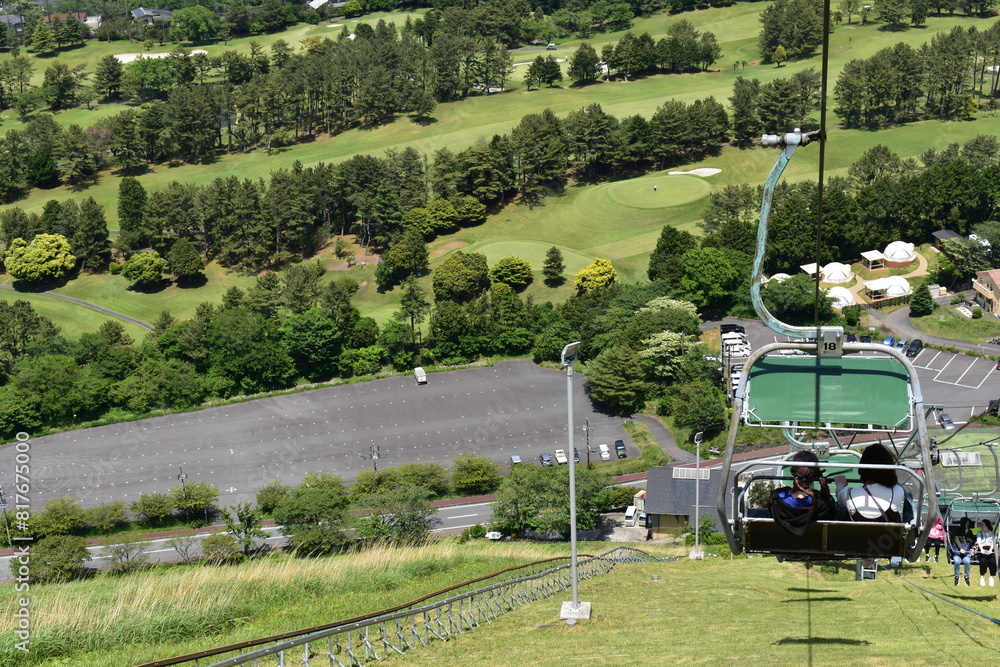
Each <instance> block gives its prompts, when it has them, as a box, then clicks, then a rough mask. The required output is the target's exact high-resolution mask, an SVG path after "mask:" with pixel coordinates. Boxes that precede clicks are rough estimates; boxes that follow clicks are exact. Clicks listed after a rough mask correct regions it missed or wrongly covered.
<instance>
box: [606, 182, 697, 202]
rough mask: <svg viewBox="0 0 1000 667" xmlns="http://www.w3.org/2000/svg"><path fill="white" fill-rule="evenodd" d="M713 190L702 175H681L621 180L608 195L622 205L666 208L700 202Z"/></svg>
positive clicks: (610, 186) (613, 184)
mask: <svg viewBox="0 0 1000 667" xmlns="http://www.w3.org/2000/svg"><path fill="white" fill-rule="evenodd" d="M654 188H655V190H654ZM710 189H711V188H710V186H709V184H708V182H707V181H705V179H703V178H701V177H700V176H690V175H687V174H677V175H674V176H668V175H663V176H653V177H642V178H633V179H631V180H628V181H618V182H617V183H612V184H611V185H609V186H608V195H609V196H610V197H611V199H613V200H614V201H615V202H617V203H619V204H621V205H622V206H631V207H633V208H666V207H669V206H682V205H684V204H690V203H691V202H694V201H698V200H699V199H701V198H703V197H707V196H708V193H709V190H710Z"/></svg>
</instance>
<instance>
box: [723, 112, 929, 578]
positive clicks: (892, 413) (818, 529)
mask: <svg viewBox="0 0 1000 667" xmlns="http://www.w3.org/2000/svg"><path fill="white" fill-rule="evenodd" d="M821 138H822V134H821V132H819V131H817V132H801V131H799V130H798V129H796V131H795V132H791V133H788V134H786V135H784V136H780V137H779V136H775V135H765V136H764V137H763V138H762V142H761V143H762V144H763V145H772V146H781V147H782V151H781V154H780V155H779V156H778V160H777V161H776V162H775V165H774V167H773V168H772V169H771V172H770V174H769V175H768V179H767V182H766V184H765V187H764V195H763V200H762V203H761V213H760V224H759V225H758V229H757V249H756V254H755V257H754V263H753V273H752V275H751V279H750V296H751V301H752V302H753V305H754V309H755V310H756V311H757V314H758V315H759V316H760V318H761V320H762V321H763V322H764V324H766V325H767V326H768V327H769V328H771V329H772V330H773V331H775V332H776V333H778V334H779V335H780V336H783V337H785V338H786V339H789V340H791V341H799V342H776V343H771V344H768V345H764V346H763V347H761V348H759V349H758V350H756V351H754V352H753V353H752V354H751V355H750V356H749V358H748V359H747V360H746V361H745V362H743V363H744V364H745V367H744V369H743V374H742V376H741V377H740V381H739V384H738V386H737V388H736V392H735V395H734V399H733V413H732V420H731V423H730V427H729V437H728V439H727V443H726V452H725V456H724V459H723V468H722V479H723V480H730V479H732V480H734V482H733V487H731V488H729V487H727V485H726V484H725V483H724V484H721V485H720V486H719V492H718V499H717V500H718V511H719V515H720V517H721V518H722V527H723V530H724V531H725V534H726V538H727V540H728V541H729V547H730V549H731V551H732V553H733V554H740V553H743V552H748V553H760V554H774V555H777V556H779V557H780V558H783V559H795V560H813V559H816V560H836V559H846V558H890V557H905V558H907V559H908V560H911V561H914V560H916V559H917V557H918V556H919V553H920V551H921V550H922V549H923V545H924V542H925V540H926V536H927V533H928V532H929V531H930V528H931V525H932V524H933V522H934V519H935V518H937V516H938V507H937V504H936V503H935V502H929V499H930V498H932V497H933V492H929V491H928V489H934V488H935V487H934V481H933V469H932V466H931V454H930V442H929V439H928V436H927V427H926V423H925V420H924V419H923V415H924V406H923V397H922V394H921V391H920V382H919V380H918V378H917V372H916V369H915V368H914V366H913V364H912V363H911V362H910V361H909V359H908V358H907V357H906V356H905V353H904V351H903V350H899V349H895V348H891V347H887V346H885V345H881V344H877V343H861V342H844V332H843V328H842V327H830V326H818V325H817V326H812V327H800V326H792V325H789V324H786V323H784V322H781V321H779V320H778V319H777V318H776V317H774V316H773V315H772V314H771V313H770V312H769V311H768V309H767V307H766V306H765V305H764V302H763V298H762V297H761V293H760V290H761V286H762V284H763V283H764V276H763V264H764V256H765V252H766V247H767V230H768V222H769V220H770V216H771V203H772V199H773V195H774V189H775V186H776V185H777V183H778V180H779V178H780V177H781V174H782V172H783V171H784V169H785V166H786V165H787V164H788V162H789V160H790V159H791V157H792V155H793V154H794V152H795V151H796V149H797V148H798V147H799V146H803V145H806V144H808V143H811V142H813V141H817V140H820V139H821ZM787 351H792V354H793V356H773V355H777V354H781V353H783V352H784V353H785V354H787V353H788V352H787ZM800 353H801V356H795V355H799V354H800ZM845 353H859V354H857V355H851V356H850V357H846V356H844V354H845ZM866 353H867V354H866ZM741 424H743V425H745V426H751V427H754V426H756V427H771V428H780V429H782V431H783V433H784V435H785V438H786V439H787V440H788V441H789V444H790V452H793V451H795V450H798V449H812V450H818V456H819V458H820V459H821V461H823V459H829V456H830V453H831V452H830V451H827V450H828V447H826V446H821V445H818V444H817V443H810V442H806V441H803V440H801V439H800V437H801V436H799V435H798V433H799V432H801V431H806V432H811V431H827V432H829V433H830V434H831V435H833V437H834V440H835V442H837V443H838V444H839V439H838V437H837V435H836V433H837V431H854V432H867V433H871V432H884V433H887V434H894V433H910V434H911V435H910V437H909V439H908V441H907V443H906V445H905V446H904V447H903V449H902V451H901V452H900V454H901V456H899V458H900V459H901V460H900V462H898V463H897V464H896V465H893V466H873V465H866V466H864V467H865V468H892V469H894V470H896V471H897V475H900V474H901V475H902V476H903V479H905V480H907V481H908V482H909V483H910V485H911V488H912V489H915V491H916V492H915V493H913V494H912V495H913V504H914V512H913V517H912V518H908V519H906V520H903V521H900V522H893V523H884V522H878V523H876V522H871V523H869V522H852V521H817V522H814V523H813V524H811V525H810V526H809V528H808V529H807V531H806V533H805V535H803V536H801V537H795V536H792V535H790V534H788V533H787V532H785V531H784V529H783V528H781V527H780V526H779V525H777V524H776V523H775V522H774V520H773V519H771V518H768V517H757V516H753V517H752V516H750V515H749V513H748V511H747V508H746V507H745V499H744V494H745V489H744V490H743V491H742V492H741V490H740V489H739V485H738V481H737V480H738V475H737V476H733V475H732V473H733V455H734V452H735V448H736V436H737V432H738V429H739V426H740V425H741ZM832 452H833V453H834V454H844V450H839V448H836V447H835V448H834V449H833V450H832ZM855 455H856V452H855ZM902 459H907V460H906V461H903V460H902ZM756 464H761V465H768V464H770V465H771V466H774V465H776V464H777V465H779V466H787V465H788V462H787V461H786V460H785V459H784V458H778V459H773V460H769V461H758V462H756ZM753 465H755V464H751V465H750V466H744V467H743V468H741V470H740V472H745V471H746V470H747V469H748V467H752V466H753ZM795 465H796V466H800V467H806V466H809V465H810V464H808V463H804V462H796V463H795ZM819 465H824V466H825V465H827V462H822V463H821V464H819ZM836 466H837V467H838V468H841V469H843V470H844V471H846V472H848V473H849V475H848V476H849V481H854V482H856V481H857V479H856V475H855V479H853V480H852V479H850V473H852V472H853V471H856V470H857V469H858V468H860V467H862V466H861V465H860V461H854V462H852V461H850V460H844V461H838V462H837V463H836ZM772 478H773V479H777V480H782V481H787V480H790V477H785V476H780V475H778V476H774V477H772ZM730 494H731V497H730ZM921 519H922V523H921Z"/></svg>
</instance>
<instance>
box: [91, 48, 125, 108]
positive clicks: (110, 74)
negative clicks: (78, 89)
mask: <svg viewBox="0 0 1000 667" xmlns="http://www.w3.org/2000/svg"><path fill="white" fill-rule="evenodd" d="M124 79H125V66H124V65H122V63H121V61H120V60H118V58H116V57H114V56H104V57H103V58H101V60H100V62H98V63H97V71H96V72H94V90H95V91H96V92H97V94H98V95H100V96H101V97H102V98H104V99H106V100H108V99H113V98H115V97H117V96H118V93H119V92H121V89H122V83H123V81H124Z"/></svg>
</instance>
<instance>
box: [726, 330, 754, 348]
mask: <svg viewBox="0 0 1000 667" xmlns="http://www.w3.org/2000/svg"><path fill="white" fill-rule="evenodd" d="M722 344H723V345H727V346H728V345H747V344H748V341H747V337H746V334H741V333H727V334H722Z"/></svg>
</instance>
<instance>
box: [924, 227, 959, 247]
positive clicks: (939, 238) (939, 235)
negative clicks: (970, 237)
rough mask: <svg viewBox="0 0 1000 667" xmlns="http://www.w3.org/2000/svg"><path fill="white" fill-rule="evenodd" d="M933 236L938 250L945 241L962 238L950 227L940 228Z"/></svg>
mask: <svg viewBox="0 0 1000 667" xmlns="http://www.w3.org/2000/svg"><path fill="white" fill-rule="evenodd" d="M931 236H933V237H934V247H935V248H937V249H938V250H941V246H943V245H944V242H945V241H947V240H948V239H957V238H961V236H960V235H959V234H958V233H957V232H953V231H951V230H950V229H939V230H937V231H936V232H934V233H932V234H931Z"/></svg>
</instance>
